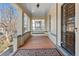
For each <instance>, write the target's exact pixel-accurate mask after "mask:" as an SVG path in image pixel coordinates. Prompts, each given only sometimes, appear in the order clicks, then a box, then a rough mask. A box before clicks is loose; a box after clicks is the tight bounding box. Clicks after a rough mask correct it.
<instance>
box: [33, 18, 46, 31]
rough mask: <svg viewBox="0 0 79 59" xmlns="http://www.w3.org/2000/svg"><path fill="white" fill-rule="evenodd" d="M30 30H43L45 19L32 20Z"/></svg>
mask: <svg viewBox="0 0 79 59" xmlns="http://www.w3.org/2000/svg"><path fill="white" fill-rule="evenodd" d="M32 31H33V32H43V31H45V20H44V19H39V20H37V19H35V20H32Z"/></svg>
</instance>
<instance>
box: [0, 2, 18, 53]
mask: <svg viewBox="0 0 79 59" xmlns="http://www.w3.org/2000/svg"><path fill="white" fill-rule="evenodd" d="M17 19H18V11H17V10H16V8H15V7H13V6H12V5H11V4H10V3H0V34H1V35H0V52H2V51H4V50H5V49H6V48H7V47H8V46H9V45H10V43H11V41H12V39H11V35H12V34H15V33H16V20H17Z"/></svg>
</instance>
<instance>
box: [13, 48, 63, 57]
mask: <svg viewBox="0 0 79 59" xmlns="http://www.w3.org/2000/svg"><path fill="white" fill-rule="evenodd" d="M13 56H61V54H60V52H59V51H58V50H57V49H56V48H39V49H18V50H17V52H16V53H15V54H14V55H13Z"/></svg>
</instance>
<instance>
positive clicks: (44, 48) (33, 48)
mask: <svg viewBox="0 0 79 59" xmlns="http://www.w3.org/2000/svg"><path fill="white" fill-rule="evenodd" d="M33 49H34V50H39V49H56V51H57V52H58V53H59V54H60V56H62V54H61V52H60V51H59V50H58V49H57V48H32V49H30V48H26V49H23V48H19V49H18V50H17V51H19V50H33ZM17 51H16V52H15V53H14V54H13V56H16V55H15V54H16V53H17Z"/></svg>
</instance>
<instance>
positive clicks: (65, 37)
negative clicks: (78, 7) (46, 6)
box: [61, 3, 75, 55]
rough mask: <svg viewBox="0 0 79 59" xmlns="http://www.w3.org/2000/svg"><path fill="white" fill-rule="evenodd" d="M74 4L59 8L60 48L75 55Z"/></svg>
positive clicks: (66, 4)
mask: <svg viewBox="0 0 79 59" xmlns="http://www.w3.org/2000/svg"><path fill="white" fill-rule="evenodd" d="M74 29H75V3H65V4H63V5H62V7H61V46H62V47H63V48H64V49H66V50H67V51H68V52H69V53H71V54H72V55H75V30H74Z"/></svg>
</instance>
